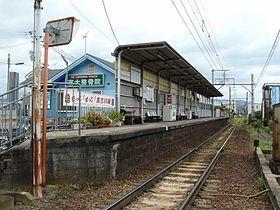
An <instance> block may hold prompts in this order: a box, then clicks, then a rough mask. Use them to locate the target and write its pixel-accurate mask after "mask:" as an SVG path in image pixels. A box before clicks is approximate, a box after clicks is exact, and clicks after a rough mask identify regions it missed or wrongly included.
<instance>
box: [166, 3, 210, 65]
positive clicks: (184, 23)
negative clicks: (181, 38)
mask: <svg viewBox="0 0 280 210" xmlns="http://www.w3.org/2000/svg"><path fill="white" fill-rule="evenodd" d="M171 2H172V4H173V6H174V7H175V9H176V11H177V13H178V14H179V16H180V17H181V19H182V21H183V23H184V25H185V26H186V28H187V29H188V31H189V33H190V34H191V36H192V38H193V39H194V41H195V43H196V44H197V46H198V48H199V49H200V51H201V52H202V54H203V55H204V57H205V59H206V61H207V63H208V64H209V65H210V66H211V68H213V65H212V64H211V62H210V61H209V59H208V57H207V56H206V54H205V53H204V51H203V50H202V48H201V47H200V45H199V44H198V41H197V40H196V38H195V36H194V35H193V33H192V31H191V30H190V28H189V26H188V24H187V23H186V21H185V19H184V17H183V16H182V14H181V12H180V11H179V9H178V7H177V5H176V4H175V2H174V1H173V0H171Z"/></svg>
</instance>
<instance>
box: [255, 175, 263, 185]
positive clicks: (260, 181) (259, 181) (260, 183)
mask: <svg viewBox="0 0 280 210" xmlns="http://www.w3.org/2000/svg"><path fill="white" fill-rule="evenodd" d="M256 185H257V187H263V186H264V179H263V176H260V177H259V178H258V179H257V181H256Z"/></svg>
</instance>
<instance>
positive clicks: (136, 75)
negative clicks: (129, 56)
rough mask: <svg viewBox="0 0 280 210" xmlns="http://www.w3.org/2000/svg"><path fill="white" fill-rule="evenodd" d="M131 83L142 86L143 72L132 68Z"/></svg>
mask: <svg viewBox="0 0 280 210" xmlns="http://www.w3.org/2000/svg"><path fill="white" fill-rule="evenodd" d="M130 81H131V82H133V83H136V84H141V70H140V69H138V68H136V67H134V66H131V74H130Z"/></svg>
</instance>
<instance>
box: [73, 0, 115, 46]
mask: <svg viewBox="0 0 280 210" xmlns="http://www.w3.org/2000/svg"><path fill="white" fill-rule="evenodd" d="M68 1H69V3H70V4H71V5H72V7H73V8H74V9H75V10H76V11H77V12H78V13H79V14H80V15H81V16H82V17H83V18H84V19H85V20H86V21H87V22H88V23H89V24H90V25H92V26H93V27H94V28H95V29H96V30H97V31H99V32H100V33H101V34H102V35H103V36H105V37H106V38H107V39H109V40H111V41H113V42H115V40H114V39H112V38H111V37H109V36H107V35H106V34H105V33H104V32H103V31H102V30H101V29H99V28H98V27H97V26H96V25H95V24H94V23H93V22H92V21H91V20H90V19H89V18H88V17H87V16H85V15H84V14H83V13H82V12H81V10H79V8H78V7H77V6H76V5H75V4H74V3H73V2H72V1H71V0H68Z"/></svg>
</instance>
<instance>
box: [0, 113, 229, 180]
mask: <svg viewBox="0 0 280 210" xmlns="http://www.w3.org/2000/svg"><path fill="white" fill-rule="evenodd" d="M226 123H227V118H220V119H198V120H192V121H181V122H178V123H169V124H166V125H165V124H158V125H153V126H152V127H149V126H147V127H145V126H143V127H142V128H141V129H131V130H130V131H129V132H128V131H127V130H126V131H124V132H111V133H106V132H104V133H101V134H100V133H99V134H98V135H89V134H87V135H85V136H73V137H59V138H55V139H49V140H48V144H47V182H48V183H54V182H55V183H62V182H72V181H79V182H83V181H95V180H97V179H103V180H106V179H110V178H113V177H116V176H119V175H121V174H123V173H125V172H126V171H127V170H130V169H133V168H134V167H137V166H140V165H142V164H145V163H148V162H150V161H153V160H155V159H157V158H161V157H164V156H168V155H170V154H171V153H172V152H176V151H177V150H178V149H180V147H182V146H188V145H192V143H194V140H195V139H206V138H207V137H208V136H210V135H211V134H213V133H214V132H215V131H217V130H219V129H220V128H222V127H223V126H224V125H225V124H226ZM8 159H10V160H11V162H9V161H8V163H7V164H2V165H1V168H0V182H4V183H17V182H31V177H32V164H31V151H30V149H17V150H14V151H11V152H9V153H7V154H5V155H1V156H0V162H2V163H3V162H4V160H8Z"/></svg>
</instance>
